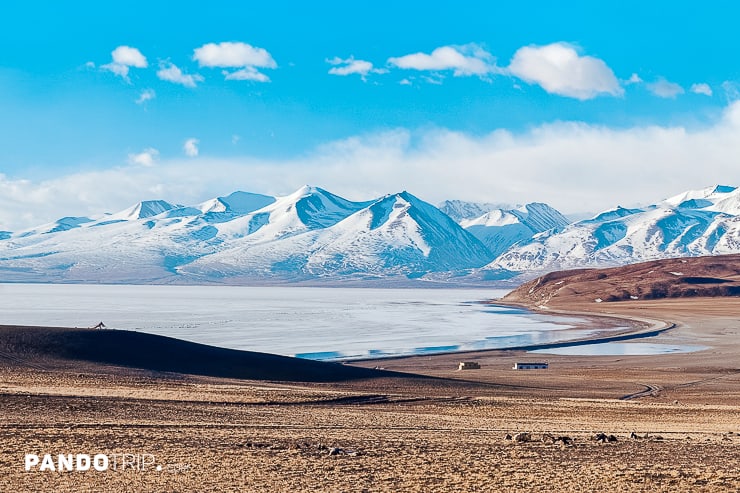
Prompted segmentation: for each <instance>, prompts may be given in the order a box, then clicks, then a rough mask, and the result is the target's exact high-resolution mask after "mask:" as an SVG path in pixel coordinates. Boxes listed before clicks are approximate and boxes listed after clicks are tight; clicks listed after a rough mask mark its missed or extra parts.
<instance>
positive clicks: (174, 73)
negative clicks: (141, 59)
mask: <svg viewBox="0 0 740 493" xmlns="http://www.w3.org/2000/svg"><path fill="white" fill-rule="evenodd" d="M157 77H159V78H160V79H161V80H166V81H168V82H172V83H174V84H180V85H183V86H185V87H190V88H193V87H195V86H196V84H197V83H198V82H201V81H203V76H202V75H199V74H185V73H183V71H182V70H180V68H179V67H178V66H177V65H175V64H174V63H171V62H162V63H160V65H159V70H158V71H157Z"/></svg>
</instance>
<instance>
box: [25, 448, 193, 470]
mask: <svg viewBox="0 0 740 493" xmlns="http://www.w3.org/2000/svg"><path fill="white" fill-rule="evenodd" d="M23 466H24V468H25V470H26V471H27V472H85V471H92V472H107V471H114V472H119V471H138V472H163V471H164V472H186V471H188V470H189V469H190V466H189V465H187V464H179V463H178V464H164V465H162V464H159V463H157V460H156V458H155V457H154V455H153V454H126V453H116V454H25V456H24V459H23Z"/></svg>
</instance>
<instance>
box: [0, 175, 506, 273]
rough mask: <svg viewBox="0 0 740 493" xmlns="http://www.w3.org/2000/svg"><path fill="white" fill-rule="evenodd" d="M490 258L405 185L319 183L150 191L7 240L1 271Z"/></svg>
mask: <svg viewBox="0 0 740 493" xmlns="http://www.w3.org/2000/svg"><path fill="white" fill-rule="evenodd" d="M491 260H492V257H491V255H490V253H489V252H488V251H487V249H486V248H485V247H484V246H483V245H482V244H481V243H480V242H479V241H478V240H477V239H476V238H475V237H474V236H472V235H471V234H470V233H468V232H466V231H465V230H464V229H462V228H461V227H460V226H459V225H458V224H457V223H455V222H454V221H453V220H452V219H450V218H449V217H448V216H447V215H445V214H443V213H442V212H440V211H439V210H438V209H436V208H435V207H434V206H432V205H430V204H427V203H426V202H424V201H422V200H420V199H418V198H416V197H414V196H413V195H411V194H409V193H407V192H402V193H399V194H395V195H388V196H385V197H382V198H380V199H377V200H375V201H369V202H352V201H348V200H346V199H343V198H341V197H339V196H336V195H333V194H331V193H329V192H327V191H326V190H322V189H320V188H315V187H303V188H301V189H299V190H298V191H296V192H295V193H293V194H291V195H288V196H284V197H267V196H264V195H256V194H248V193H245V192H235V193H233V194H231V195H228V196H225V197H217V198H215V199H211V200H208V201H206V202H203V203H201V204H197V205H194V206H180V205H173V204H170V203H168V202H164V201H145V202H141V203H139V204H136V205H134V206H132V207H130V208H128V209H126V210H123V211H121V212H118V213H115V214H105V215H102V216H99V217H93V218H64V219H61V220H59V221H56V222H54V223H51V224H48V225H44V226H42V227H39V228H34V229H31V230H27V231H23V232H19V233H15V234H9V235H7V237H6V238H5V239H3V240H0V276H2V278H3V279H4V280H6V281H10V280H26V281H47V282H131V283H139V282H143V283H147V282H160V283H161V282H210V281H217V280H218V281H223V280H227V281H233V282H240V281H249V280H254V279H260V280H262V279H279V280H305V279H316V278H342V277H345V278H347V277H348V278H367V277H389V276H404V277H407V278H408V277H419V276H423V275H425V274H427V273H430V272H443V271H444V272H446V271H452V270H465V269H472V268H478V267H482V266H484V265H485V264H487V263H488V262H490V261H491Z"/></svg>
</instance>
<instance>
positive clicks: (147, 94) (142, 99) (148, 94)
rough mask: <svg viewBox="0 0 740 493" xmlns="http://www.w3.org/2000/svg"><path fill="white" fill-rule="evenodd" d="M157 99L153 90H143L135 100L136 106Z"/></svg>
mask: <svg viewBox="0 0 740 493" xmlns="http://www.w3.org/2000/svg"><path fill="white" fill-rule="evenodd" d="M156 97H157V93H156V92H154V89H144V90H143V91H141V93H140V94H139V97H138V98H136V104H144V103H146V102H147V101H151V100H152V99H154V98H156Z"/></svg>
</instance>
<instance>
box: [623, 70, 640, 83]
mask: <svg viewBox="0 0 740 493" xmlns="http://www.w3.org/2000/svg"><path fill="white" fill-rule="evenodd" d="M640 82H642V79H641V78H640V76H639V75H637V74H635V73H633V74H632V75H630V78H629V79H627V80H626V81H624V83H625V85H631V84H639V83H640Z"/></svg>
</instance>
